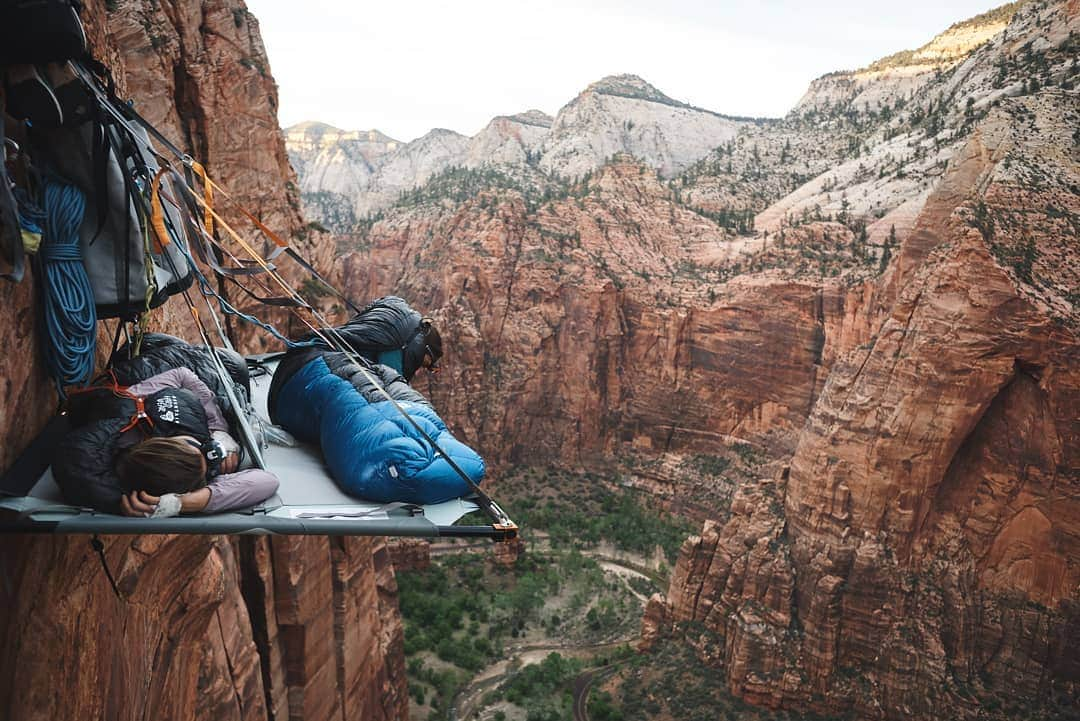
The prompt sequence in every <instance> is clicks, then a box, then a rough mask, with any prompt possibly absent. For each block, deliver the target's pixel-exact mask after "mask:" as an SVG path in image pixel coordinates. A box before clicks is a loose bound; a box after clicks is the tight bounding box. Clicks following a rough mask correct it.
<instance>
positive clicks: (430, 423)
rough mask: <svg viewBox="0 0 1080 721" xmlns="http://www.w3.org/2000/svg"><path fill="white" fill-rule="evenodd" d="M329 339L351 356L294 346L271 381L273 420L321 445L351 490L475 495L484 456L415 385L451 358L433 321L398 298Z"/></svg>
mask: <svg viewBox="0 0 1080 721" xmlns="http://www.w3.org/2000/svg"><path fill="white" fill-rule="evenodd" d="M327 337H336V338H337V339H340V340H342V341H344V342H345V343H346V344H347V345H348V346H349V352H344V351H341V350H334V349H332V348H330V347H329V346H327V345H325V344H324V345H322V346H321V347H320V346H316V347H306V348H294V349H292V350H290V351H289V352H288V353H287V354H286V356H285V358H284V359H282V361H281V362H280V363H279V364H278V366H277V368H276V369H275V371H274V378H273V381H272V383H271V385H270V395H269V398H268V406H269V411H270V418H271V420H272V421H273V422H274V423H277V424H278V425H280V426H282V427H283V428H285V430H287V431H289V432H290V433H291V434H293V435H294V436H296V437H297V438H299V439H300V440H303V441H308V442H312V443H317V444H319V446H320V447H321V448H322V452H323V457H324V459H325V461H326V465H327V466H328V467H329V469H330V474H331V476H332V477H333V478H334V480H335V481H336V482H337V484H338V485H339V486H340V487H341V488H342V490H344V491H345V492H346V493H348V494H350V495H353V496H358V497H360V498H365V499H368V500H372V501H379V502H384V503H385V502H393V501H402V502H406V503H416V504H433V503H441V502H443V501H448V500H450V499H452V498H460V497H462V496H467V495H469V493H470V492H471V490H472V486H471V485H470V482H471V483H479V482H480V480H481V479H482V478H483V476H484V461H483V459H482V458H480V456H479V455H478V454H477V453H476V452H475V451H474V450H472V449H471V448H469V447H468V446H466V445H465V444H463V443H461V442H460V441H458V440H457V439H456V438H455V437H454V436H453V434H451V433H450V431H449V430H448V429H447V427H446V424H445V423H443V421H442V419H441V418H439V415H438V414H437V413H436V412H435V409H434V408H433V407H432V406H431V404H430V403H429V402H428V401H427V399H426V398H424V396H422V395H421V394H420V393H419V392H418V391H416V390H414V389H413V388H412V387H410V385H409V382H408V381H409V380H411V379H412V377H413V374H415V373H416V372H417V371H418V370H419V369H420V368H427V369H428V370H429V371H433V370H434V369H433V368H432V366H436V364H437V363H438V361H439V357H440V356H441V354H442V344H441V342H437V341H438V336H437V333H435V332H434V328H433V325H432V322H431V320H430V319H426V318H422V317H421V316H420V314H419V313H417V312H416V311H414V310H413V309H412V308H410V307H409V306H408V304H407V303H406V302H405V301H404V300H402V299H400V298H396V297H392V296H391V297H388V298H380V299H379V300H378V301H375V302H374V303H372V304H371V305H369V306H368V308H367V309H365V311H364V312H361V313H360V314H358V315H357V316H356V317H354V318H353V319H352V320H350V321H349V322H348V323H346V324H345V325H344V326H342V327H341V328H338V329H336V333H332V334H329V335H328V336H327ZM384 390H385V392H386V395H384V394H383V391H384ZM387 395H388V396H389V397H390V398H392V399H393V402H391V401H390V400H389V399H388V398H387ZM395 403H396V405H397V407H395ZM399 409H400V410H399ZM429 439H430V440H429ZM431 441H434V445H433V444H432V442H431ZM436 445H437V446H438V447H439V448H440V449H441V450H442V452H444V453H445V454H446V456H443V455H442V453H440V451H439V450H436V448H435V446H436ZM450 461H453V464H454V465H456V466H457V467H458V468H459V469H461V470H462V471H463V472H464V474H465V476H467V478H463V477H462V475H461V474H459V473H458V472H457V470H455V468H454V466H453V465H452V464H451V462H450Z"/></svg>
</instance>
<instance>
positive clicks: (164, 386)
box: [116, 368, 278, 518]
mask: <svg viewBox="0 0 1080 721" xmlns="http://www.w3.org/2000/svg"><path fill="white" fill-rule="evenodd" d="M127 392H128V393H129V394H131V395H133V396H135V397H138V398H141V399H142V406H143V412H144V413H145V416H146V422H145V423H137V424H136V425H135V427H132V428H129V429H127V430H125V431H124V433H123V435H121V437H120V439H119V441H118V444H117V445H118V448H119V449H120V452H119V453H118V455H117V459H116V474H117V476H119V478H120V481H121V482H122V483H123V484H124V486H125V487H126V488H130V489H136V490H131V491H129V492H128V493H126V494H124V495H123V497H121V499H120V505H121V509H122V510H123V512H124V514H125V515H128V516H150V517H154V518H160V517H166V516H175V515H177V514H179V513H200V512H201V513H219V512H222V511H228V510H233V509H236V508H246V507H249V506H253V505H255V504H257V503H261V502H262V501H265V500H266V499H267V498H269V497H270V496H272V495H274V493H276V492H277V488H278V480H277V477H276V476H275V475H274V474H273V473H270V472H269V471H264V470H262V469H260V468H249V469H247V470H242V471H239V470H237V467H238V466H239V462H240V452H241V448H240V444H238V443H237V442H236V441H235V440H234V439H233V437H232V436H230V435H229V432H228V429H229V426H228V423H226V422H225V417H224V415H222V413H221V409H220V408H218V405H217V402H216V401H215V399H214V394H213V393H212V392H211V391H210V389H209V388H208V387H207V385H206V384H205V383H203V382H202V381H201V380H199V378H198V376H196V375H195V373H194V372H192V371H191V370H190V369H189V368H173V369H172V370H167V371H165V372H163V373H159V374H158V375H156V376H153V377H151V378H147V379H146V380H144V381H142V382H141V383H136V384H135V385H133V386H130V387H129V388H128V389H127Z"/></svg>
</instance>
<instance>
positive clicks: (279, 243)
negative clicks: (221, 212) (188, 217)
mask: <svg viewBox="0 0 1080 721" xmlns="http://www.w3.org/2000/svg"><path fill="white" fill-rule="evenodd" d="M203 182H204V183H206V186H207V187H208V188H213V189H214V190H216V191H218V192H219V193H221V194H222V195H224V196H225V197H226V198H228V199H229V200H230V201H231V202H232V204H233V205H235V206H236V208H237V210H239V211H240V212H241V213H243V214H244V215H245V216H246V217H247V219H248V220H250V221H251V222H252V223H254V224H255V227H257V228H258V229H259V230H261V231H262V232H263V233H264V234H265V235H266V237H267V238H269V239H270V240H272V241H273V242H274V245H276V246H278V247H279V248H286V247H288V245H289V244H288V243H286V242H285V241H284V240H282V239H281V236H279V235H278V234H277V233H275V232H274V231H272V230H270V228H268V227H266V225H265V224H264V223H263V222H262V221H261V220H259V219H258V217H256V216H255V215H254V214H253V213H251V212H250V211H248V209H247V208H245V207H244V206H242V205H240V203H239V202H237V201H236V200H235V199H234V198H233V197H232V196H231V195H229V194H228V193H227V192H225V189H224V188H222V187H221V186H220V185H218V184H217V183H215V182H214V181H213V180H210V178H208V177H206V176H203Z"/></svg>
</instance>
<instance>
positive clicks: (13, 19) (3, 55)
mask: <svg viewBox="0 0 1080 721" xmlns="http://www.w3.org/2000/svg"><path fill="white" fill-rule="evenodd" d="M81 8H82V4H81V3H79V2H77V1H76V0H3V2H0V65H13V64H16V63H48V62H56V61H60V60H71V59H73V58H78V57H81V56H82V55H83V54H85V53H86V33H85V32H84V31H83V26H82V22H80V20H79V10H80V9H81Z"/></svg>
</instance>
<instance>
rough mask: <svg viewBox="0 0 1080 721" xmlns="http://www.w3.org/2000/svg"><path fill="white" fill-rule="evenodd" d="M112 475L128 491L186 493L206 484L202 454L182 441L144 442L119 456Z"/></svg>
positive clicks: (152, 440)
mask: <svg viewBox="0 0 1080 721" xmlns="http://www.w3.org/2000/svg"><path fill="white" fill-rule="evenodd" d="M116 475H118V476H119V477H120V481H121V482H122V483H123V484H124V485H125V486H126V487H127V488H128V490H131V491H146V492H147V493H150V494H153V495H155V496H160V495H161V494H163V493H187V492H188V491H192V490H195V489H196V488H200V487H202V486H203V485H205V483H206V466H205V464H204V461H203V457H202V454H201V453H199V452H198V449H196V448H194V447H193V446H191V445H190V444H189V443H188V442H187V441H186V440H184V439H182V438H147V439H146V440H145V441H141V442H139V443H137V444H136V445H134V446H132V447H131V449H130V450H128V451H127V452H126V453H124V454H123V455H121V456H120V459H119V461H118V462H117V464H116Z"/></svg>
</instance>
